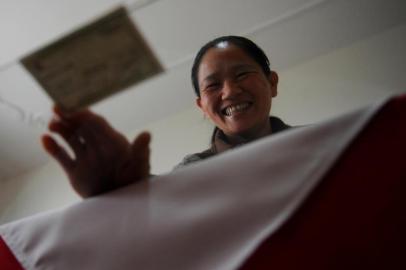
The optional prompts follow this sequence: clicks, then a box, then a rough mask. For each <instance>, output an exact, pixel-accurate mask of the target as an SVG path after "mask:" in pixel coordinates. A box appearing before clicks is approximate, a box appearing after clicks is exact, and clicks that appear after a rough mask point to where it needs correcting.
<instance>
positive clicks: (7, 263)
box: [0, 236, 24, 270]
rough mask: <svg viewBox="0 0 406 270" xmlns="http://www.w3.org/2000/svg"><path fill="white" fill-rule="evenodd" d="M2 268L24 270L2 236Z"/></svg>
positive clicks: (5, 269) (0, 250)
mask: <svg viewBox="0 0 406 270" xmlns="http://www.w3.org/2000/svg"><path fill="white" fill-rule="evenodd" d="M0 269H1V270H24V269H23V268H22V267H21V265H20V263H19V262H18V261H17V259H16V258H15V257H14V254H13V253H12V252H11V250H10V249H9V247H8V246H7V244H6V242H4V240H3V238H2V237H1V236H0Z"/></svg>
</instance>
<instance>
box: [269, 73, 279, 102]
mask: <svg viewBox="0 0 406 270" xmlns="http://www.w3.org/2000/svg"><path fill="white" fill-rule="evenodd" d="M268 80H269V83H270V84H271V94H272V97H276V96H277V95H278V82H279V76H278V73H276V72H275V71H271V73H270V74H269V75H268Z"/></svg>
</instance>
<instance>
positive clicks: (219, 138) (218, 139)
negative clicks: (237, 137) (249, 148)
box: [210, 116, 290, 153]
mask: <svg viewBox="0 0 406 270" xmlns="http://www.w3.org/2000/svg"><path fill="white" fill-rule="evenodd" d="M269 122H270V124H271V130H272V134H275V133H278V132H280V131H283V130H286V129H288V128H290V126H289V125H287V124H285V123H284V122H283V121H282V120H281V119H280V118H278V117H275V116H271V117H269ZM213 137H214V142H212V145H211V149H210V150H211V152H212V153H221V152H224V151H226V150H229V149H231V148H234V147H237V146H239V145H243V144H245V143H248V142H250V141H248V140H247V141H246V142H243V143H239V144H232V143H230V142H229V141H228V140H227V137H226V135H225V134H224V133H223V131H221V130H220V129H218V128H216V129H215V131H214V136H213Z"/></svg>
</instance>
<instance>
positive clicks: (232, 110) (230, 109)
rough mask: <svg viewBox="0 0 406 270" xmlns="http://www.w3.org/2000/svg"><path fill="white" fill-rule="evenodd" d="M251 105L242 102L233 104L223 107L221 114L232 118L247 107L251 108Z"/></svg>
mask: <svg viewBox="0 0 406 270" xmlns="http://www.w3.org/2000/svg"><path fill="white" fill-rule="evenodd" d="M251 105H252V103H251V102H243V103H239V104H233V105H230V106H227V107H225V108H224V109H223V110H222V111H221V112H222V113H223V114H224V115H225V116H233V115H234V114H236V113H239V112H243V111H245V110H247V109H248V108H249V107H251Z"/></svg>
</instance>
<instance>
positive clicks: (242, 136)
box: [224, 120, 272, 145]
mask: <svg viewBox="0 0 406 270" xmlns="http://www.w3.org/2000/svg"><path fill="white" fill-rule="evenodd" d="M271 133H272V128H271V123H270V122H269V120H268V121H267V122H266V123H264V124H263V125H261V126H260V127H256V128H254V129H250V130H248V131H246V132H243V133H239V134H226V133H224V135H225V136H226V139H227V141H228V143H230V144H233V145H238V144H242V143H247V142H251V141H254V140H257V139H259V138H262V137H265V136H267V135H270V134H271Z"/></svg>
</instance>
